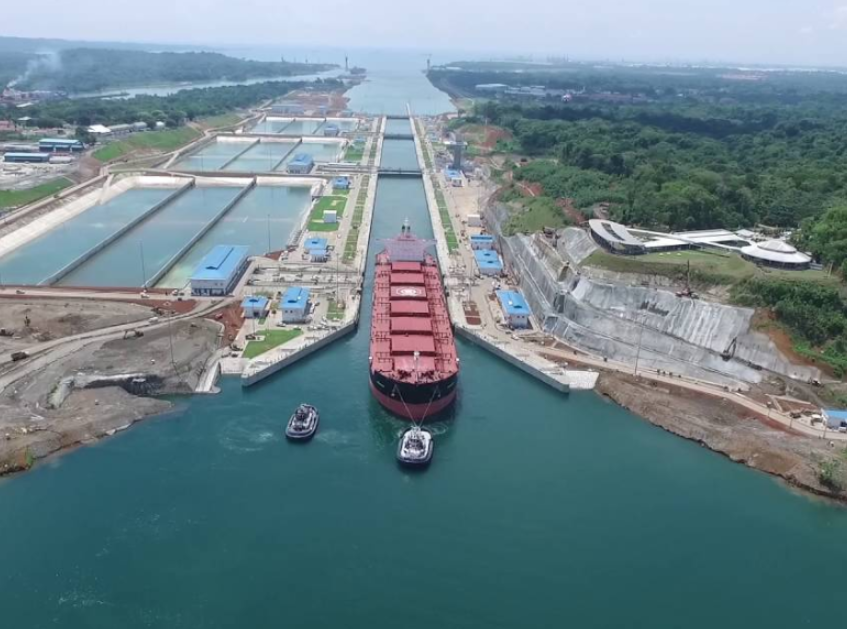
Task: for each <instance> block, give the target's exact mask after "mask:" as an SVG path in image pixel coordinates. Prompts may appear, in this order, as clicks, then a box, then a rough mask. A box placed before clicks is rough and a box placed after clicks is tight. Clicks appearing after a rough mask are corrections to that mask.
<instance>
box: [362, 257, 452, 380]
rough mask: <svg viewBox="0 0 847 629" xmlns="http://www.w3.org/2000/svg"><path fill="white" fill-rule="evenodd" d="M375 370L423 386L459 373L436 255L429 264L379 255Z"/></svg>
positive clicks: (373, 341)
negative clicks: (392, 259) (400, 260)
mask: <svg viewBox="0 0 847 629" xmlns="http://www.w3.org/2000/svg"><path fill="white" fill-rule="evenodd" d="M371 368H372V369H373V370H374V371H378V372H380V373H382V374H384V375H386V376H389V377H391V378H392V379H395V380H398V381H404V382H410V383H419V384H424V383H427V382H437V381H440V380H443V379H445V378H448V377H450V376H451V375H453V374H455V373H456V372H457V371H458V364H457V362H456V345H455V341H454V338H453V330H452V328H451V326H450V316H449V313H448V311H447V303H446V301H445V298H444V288H443V286H442V284H441V274H440V273H439V271H438V266H437V265H436V263H435V260H434V259H433V258H432V256H429V255H427V256H425V258H424V261H423V262H409V261H402V262H391V261H390V260H389V258H388V255H387V254H385V253H381V254H379V255H378V256H377V263H376V269H375V272H374V306H373V318H372V320H371Z"/></svg>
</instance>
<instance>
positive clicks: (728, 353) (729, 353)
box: [721, 336, 738, 360]
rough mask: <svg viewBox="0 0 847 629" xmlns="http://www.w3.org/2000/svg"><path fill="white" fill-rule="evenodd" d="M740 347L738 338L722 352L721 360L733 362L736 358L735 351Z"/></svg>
mask: <svg viewBox="0 0 847 629" xmlns="http://www.w3.org/2000/svg"><path fill="white" fill-rule="evenodd" d="M737 347H738V337H737V336H736V337H735V338H734V339H732V341H730V343H729V345H727V347H726V349H725V350H724V351H722V352H721V358H723V359H724V360H731V359H732V358H733V357H734V356H735V350H736V348H737Z"/></svg>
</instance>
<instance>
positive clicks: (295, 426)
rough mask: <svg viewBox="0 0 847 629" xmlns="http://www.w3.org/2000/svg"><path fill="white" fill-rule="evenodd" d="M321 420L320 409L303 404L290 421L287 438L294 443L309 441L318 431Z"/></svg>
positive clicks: (286, 430)
mask: <svg viewBox="0 0 847 629" xmlns="http://www.w3.org/2000/svg"><path fill="white" fill-rule="evenodd" d="M320 420H321V416H320V414H319V413H318V409H316V408H315V407H314V406H312V405H310V404H301V405H300V406H298V407H297V410H296V411H294V414H293V415H292V416H291V419H289V420H288V426H287V427H286V429H285V436H286V437H287V438H288V439H291V440H292V441H308V440H309V439H311V438H312V437H314V436H315V433H316V432H317V431H318V424H319V423H320Z"/></svg>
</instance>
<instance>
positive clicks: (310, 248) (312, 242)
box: [303, 238, 329, 262]
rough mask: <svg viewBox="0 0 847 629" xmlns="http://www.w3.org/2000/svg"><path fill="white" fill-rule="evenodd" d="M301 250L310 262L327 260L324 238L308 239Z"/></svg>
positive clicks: (327, 253)
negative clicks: (303, 250) (304, 251)
mask: <svg viewBox="0 0 847 629" xmlns="http://www.w3.org/2000/svg"><path fill="white" fill-rule="evenodd" d="M303 249H305V250H306V254H307V255H308V256H309V259H310V260H311V261H312V262H326V261H327V260H329V249H328V248H327V240H326V238H308V239H307V240H306V242H305V243H304V244H303Z"/></svg>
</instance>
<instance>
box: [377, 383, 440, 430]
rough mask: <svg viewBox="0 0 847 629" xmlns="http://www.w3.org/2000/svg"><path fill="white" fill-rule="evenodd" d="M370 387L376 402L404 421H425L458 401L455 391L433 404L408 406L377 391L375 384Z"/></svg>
mask: <svg viewBox="0 0 847 629" xmlns="http://www.w3.org/2000/svg"><path fill="white" fill-rule="evenodd" d="M370 386H371V393H373V396H374V397H375V398H376V401H377V402H379V403H380V404H382V405H383V406H384V407H385V408H386V409H387V410H388V411H389V412H391V413H393V414H394V415H397V416H398V417H402V418H403V419H410V420H411V421H415V422H420V421H425V420H426V419H428V418H430V417H432V416H433V415H436V414H438V413H440V412H441V411H443V410H444V409H446V408H448V407H449V406H450V405H451V404H453V402H455V401H456V391H453V392H452V393H450V394H448V395H447V396H445V397H443V398H441V399H440V400H438V401H436V402H433V403H432V404H430V403H426V404H406V403H404V402H402V401H400V400H399V399H396V398H390V397H388V396H387V395H384V394H383V393H381V392H379V391H377V390H376V387H375V386H374V385H373V382H371V385H370Z"/></svg>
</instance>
